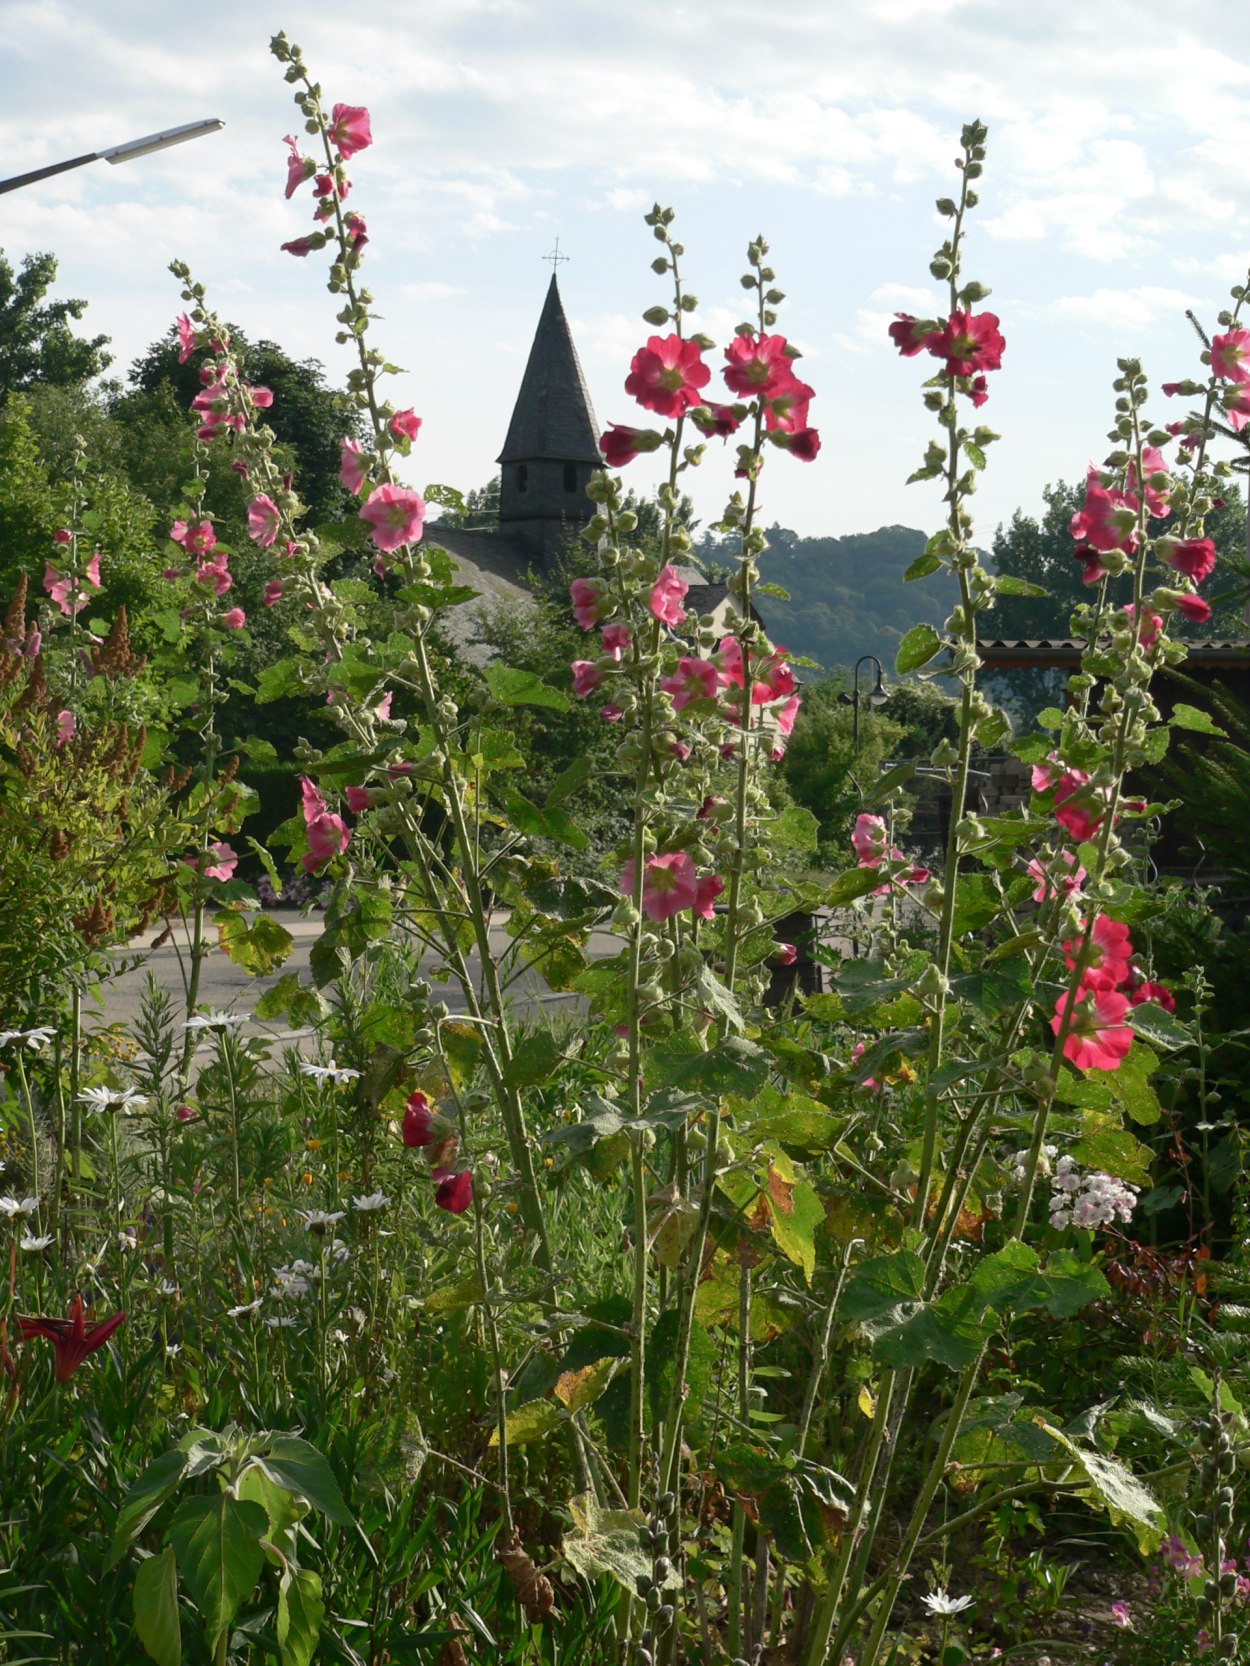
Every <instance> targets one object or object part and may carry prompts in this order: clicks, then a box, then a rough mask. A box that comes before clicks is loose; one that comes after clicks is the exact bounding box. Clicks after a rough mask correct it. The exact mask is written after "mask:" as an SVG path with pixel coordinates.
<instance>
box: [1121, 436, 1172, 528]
mask: <svg viewBox="0 0 1250 1666" xmlns="http://www.w3.org/2000/svg"><path fill="white" fill-rule="evenodd" d="M1141 460H1142V473H1143V475H1144V476H1145V480H1146V486H1145V491H1144V493H1143V496H1144V497H1145V500H1146V512H1147V514H1150V515H1153V516H1154V517H1155V519H1156V520H1162V519H1163V517H1164V516H1165V515H1167V514H1169V513H1170V496H1171V491H1172V482H1171V478H1170V476H1169V475H1168V464H1167V458H1166V457H1165V456H1164V455H1163V453H1162V452H1161V451H1160V450H1159V449H1158V447H1157V446H1153V445H1145V446H1143V447H1142V459H1141ZM1127 474H1128V480H1127V483H1128V489H1129V491H1130V492H1135V491H1136V490H1137V464H1136V462H1135V461H1134V462H1131V463H1130V464H1129V466H1128V471H1127Z"/></svg>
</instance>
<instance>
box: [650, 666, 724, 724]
mask: <svg viewBox="0 0 1250 1666" xmlns="http://www.w3.org/2000/svg"><path fill="white" fill-rule="evenodd" d="M719 686H720V679H719V678H718V677H717V674H716V667H715V666H714V665H711V664H709V662H708V661H707V660H705V659H696V658H694V657H692V656H687V657H684V658H682V659H679V660H678V661H677V669H676V671H675V672H674V673H673V675H672V676H671V677H662V678H661V679H660V687H661V688H662V689H663V690H664V692H665V693H666V694H671V695H672V697H673V710H674V711H681V710H682V708H683V707H684V706H688V705H689V704H690V702H691V701H692V700H715V698H716V691H717V689H718V688H719Z"/></svg>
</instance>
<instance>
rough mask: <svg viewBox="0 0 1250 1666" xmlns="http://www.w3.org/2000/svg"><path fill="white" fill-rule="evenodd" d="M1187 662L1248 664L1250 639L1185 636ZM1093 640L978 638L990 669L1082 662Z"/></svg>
mask: <svg viewBox="0 0 1250 1666" xmlns="http://www.w3.org/2000/svg"><path fill="white" fill-rule="evenodd" d="M1183 640H1184V643H1185V663H1186V664H1187V665H1191V666H1196V665H1206V666H1220V665H1246V664H1250V639H1248V638H1245V637H1241V638H1238V637H1228V638H1219V639H1216V638H1206V637H1202V638H1196V639H1195V638H1185V639H1183ZM1088 646H1089V644H1088V643H1087V642H1086V641H1084V640H1083V639H1081V638H1078V637H1071V636H1064V637H1036V638H1033V637H1017V638H1006V637H984V636H979V637H978V638H977V653H978V654H979V655H980V658H981V663H982V665H984V666H985V667H986V668H987V669H988V670H991V671H994V670H1011V669H1015V668H1019V667H1023V666H1037V667H1040V668H1042V669H1045V668H1046V667H1047V666H1054V667H1056V668H1058V667H1061V666H1067V665H1076V664H1079V662H1080V658H1081V655H1082V654H1083V653H1084V652H1085V650H1086V648H1087V647H1088Z"/></svg>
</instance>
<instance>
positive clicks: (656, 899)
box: [620, 850, 699, 923]
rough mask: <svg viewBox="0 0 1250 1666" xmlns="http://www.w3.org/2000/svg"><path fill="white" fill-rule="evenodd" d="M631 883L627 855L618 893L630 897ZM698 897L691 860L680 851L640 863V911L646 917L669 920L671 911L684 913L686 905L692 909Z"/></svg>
mask: <svg viewBox="0 0 1250 1666" xmlns="http://www.w3.org/2000/svg"><path fill="white" fill-rule="evenodd" d="M634 884H635V869H634V859H633V857H632V856H631V857H630V858H629V860H628V861H627V862H626V864H625V866H624V868H623V869H622V870H621V880H620V891H621V894H622V895H623V896H626V897H632V896H633V894H634ZM698 898H699V881H698V878H697V876H696V874H695V871H694V863H693V862H692V861H691V860H690V858H689V856H687V854H686V852H685V851H684V850H674V851H669V852H668V853H667V854H665V855H663V856H648V857H647V859H646V861H645V862H644V863H643V866H642V911H643V913H644V914H645V915H646V916H647V918H648V919H650V920H655V921H656V922H657V923H658V922H660V921H663V920H671V919H672V917H673V916H674V914H684V913H685V911H686V910H687V909H688V908H694V906H695V905H696V903H697V902H698Z"/></svg>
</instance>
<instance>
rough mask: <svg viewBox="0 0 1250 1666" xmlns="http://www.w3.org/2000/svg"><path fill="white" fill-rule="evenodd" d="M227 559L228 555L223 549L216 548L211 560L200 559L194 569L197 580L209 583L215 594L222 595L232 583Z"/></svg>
mask: <svg viewBox="0 0 1250 1666" xmlns="http://www.w3.org/2000/svg"><path fill="white" fill-rule="evenodd" d="M228 561H229V557H228V556H227V555H226V552H225V550H218V551H217V552H216V554H215V555H214V556H213V558H212V560H211V561H202V562H201V563H200V565H199V566H198V567H197V568H196V569H195V576H196V578H197V579H198V581H199V582H200V583H201V584H209V585H211V586H212V588H213V593H214V594H215V595H217V596H224V595H225V594H226V591H227V590H229V589H230V588H231V586H232V585H233V584H234V580H233V579H232V578H231V577H230V569H229V566H228V565H227V563H228Z"/></svg>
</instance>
